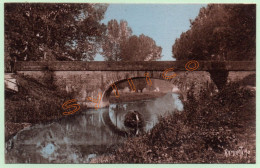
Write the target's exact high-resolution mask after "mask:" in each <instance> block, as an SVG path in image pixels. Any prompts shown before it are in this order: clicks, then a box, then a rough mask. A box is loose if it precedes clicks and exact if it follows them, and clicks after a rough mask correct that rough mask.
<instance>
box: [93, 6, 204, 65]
mask: <svg viewBox="0 0 260 168" xmlns="http://www.w3.org/2000/svg"><path fill="white" fill-rule="evenodd" d="M203 6H206V4H194V5H190V4H187V5H185V4H110V5H109V7H108V9H107V11H106V14H105V18H104V20H103V21H102V22H103V23H105V24H107V22H108V21H109V20H111V19H116V20H118V21H120V20H126V21H127V22H128V25H129V26H130V27H131V28H132V30H133V34H134V35H140V34H144V35H147V36H149V37H151V38H153V39H154V40H155V42H156V44H157V45H159V46H161V47H162V48H163V49H162V55H163V57H162V59H161V60H162V61H166V60H167V61H172V60H174V59H173V58H172V45H173V43H174V41H175V39H176V38H179V37H180V35H181V33H182V32H185V31H187V30H188V29H189V27H190V21H189V20H190V19H192V20H193V19H195V18H196V16H197V15H198V14H199V10H200V8H201V7H203ZM95 60H96V61H100V60H103V58H102V56H100V55H98V56H97V57H96V58H95Z"/></svg>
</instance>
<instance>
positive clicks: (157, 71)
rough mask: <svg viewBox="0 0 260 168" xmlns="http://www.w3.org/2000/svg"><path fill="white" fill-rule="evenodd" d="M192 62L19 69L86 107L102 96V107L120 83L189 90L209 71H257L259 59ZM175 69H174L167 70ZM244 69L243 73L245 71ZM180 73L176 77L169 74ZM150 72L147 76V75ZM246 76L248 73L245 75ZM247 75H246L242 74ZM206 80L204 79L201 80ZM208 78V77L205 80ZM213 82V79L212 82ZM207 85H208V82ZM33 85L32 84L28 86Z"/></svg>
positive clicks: (51, 65) (37, 64)
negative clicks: (153, 82)
mask: <svg viewBox="0 0 260 168" xmlns="http://www.w3.org/2000/svg"><path fill="white" fill-rule="evenodd" d="M187 62H188V61H154V62H153V61H152V62H144V61H141V62H105V61H97V62H78V61H71V62H66V61H62V62H17V63H16V64H15V71H16V72H17V73H18V74H23V75H25V76H28V77H30V78H34V79H35V80H37V81H39V82H41V83H43V84H46V83H47V84H48V83H49V84H51V85H53V87H55V88H56V89H58V90H60V91H64V92H67V93H68V94H70V95H71V98H72V99H77V101H78V103H79V104H80V105H81V106H83V107H86V106H87V107H90V108H93V107H95V106H96V105H97V103H93V102H91V101H90V100H88V98H89V97H91V98H92V99H97V98H98V96H99V95H100V97H99V98H100V99H99V100H97V102H99V107H104V106H107V105H108V104H109V100H108V98H109V96H110V94H111V92H112V91H113V87H112V85H113V84H115V85H117V84H118V83H121V82H123V81H127V80H128V79H130V78H131V79H135V78H146V76H149V77H150V78H153V79H161V80H165V81H167V82H170V83H172V84H174V85H176V86H177V87H178V88H179V89H180V90H181V92H182V94H184V95H185V94H186V93H187V88H189V87H190V83H191V81H192V80H193V79H194V80H195V79H196V81H197V83H196V82H195V84H196V85H198V86H200V85H201V86H203V84H202V83H200V82H199V81H200V80H198V79H199V78H201V79H205V78H207V79H208V81H210V80H211V79H210V77H209V75H205V73H208V72H207V71H209V70H215V71H221V70H228V71H232V72H235V73H239V74H243V73H244V74H245V75H246V74H248V73H255V69H256V68H255V66H256V63H255V62H244V61H243V62H241V61H233V62H206V61H198V63H199V67H198V69H196V70H195V71H188V70H187V69H186V68H185V65H186V63H187ZM193 66H195V65H192V66H191V68H192V67H193ZM168 68H173V71H174V72H173V71H168V73H167V76H168V78H167V77H163V75H165V74H166V71H165V70H166V69H168ZM241 71H242V72H241ZM174 73H175V74H176V77H173V78H170V77H169V76H171V75H173V74H174ZM145 74H146V76H145ZM245 75H244V76H245ZM242 76H243V75H242ZM201 81H203V80H201ZM204 81H205V80H204ZM211 82H212V81H211ZM204 86H205V85H204ZM28 87H30V86H28Z"/></svg>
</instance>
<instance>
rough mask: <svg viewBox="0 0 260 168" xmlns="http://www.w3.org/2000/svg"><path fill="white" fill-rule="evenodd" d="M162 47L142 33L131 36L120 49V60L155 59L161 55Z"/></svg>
mask: <svg viewBox="0 0 260 168" xmlns="http://www.w3.org/2000/svg"><path fill="white" fill-rule="evenodd" d="M161 53H162V48H161V47H159V46H157V45H156V43H155V41H154V40H153V39H152V38H150V37H148V36H145V35H143V34H141V35H140V36H139V37H138V36H135V35H134V36H131V37H130V38H129V39H128V40H127V41H126V43H125V44H124V45H123V47H122V50H121V53H120V54H121V60H122V61H155V60H158V59H160V58H161V57H162V55H161Z"/></svg>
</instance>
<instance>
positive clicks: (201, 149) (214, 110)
mask: <svg viewBox="0 0 260 168" xmlns="http://www.w3.org/2000/svg"><path fill="white" fill-rule="evenodd" d="M207 95H208V94H207V91H203V92H201V94H200V98H199V99H195V97H194V96H193V94H192V93H190V94H189V96H188V101H187V102H186V103H185V110H184V111H183V112H177V113H174V114H172V115H171V116H167V117H165V118H161V119H160V122H159V123H158V124H157V125H156V126H155V127H154V128H153V129H152V130H151V132H149V133H146V134H144V135H141V136H139V137H132V138H129V139H128V140H127V141H126V142H124V144H122V145H121V146H120V147H119V148H118V149H117V150H115V151H111V153H112V154H111V155H109V156H102V157H99V158H96V159H93V160H92V163H255V156H256V144H255V138H256V130H255V126H256V123H255V119H256V118H255V115H256V114H255V112H256V109H255V105H256V104H255V102H256V101H255V92H254V91H251V90H249V89H248V88H245V87H241V86H240V85H239V84H237V83H232V84H229V85H228V86H226V87H225V88H224V89H223V90H222V91H221V92H219V93H217V94H215V95H214V96H207Z"/></svg>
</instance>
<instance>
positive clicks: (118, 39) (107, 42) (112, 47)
mask: <svg viewBox="0 0 260 168" xmlns="http://www.w3.org/2000/svg"><path fill="white" fill-rule="evenodd" d="M131 34H132V30H131V28H130V27H128V23H127V22H126V21H124V20H121V21H120V23H119V24H118V22H117V20H115V19H113V20H110V21H109V22H108V24H107V31H106V36H105V37H104V40H103V43H102V49H103V52H102V54H103V56H104V58H105V60H106V61H120V60H121V55H120V52H121V48H122V45H124V44H125V42H126V41H127V39H128V38H129V37H130V36H131Z"/></svg>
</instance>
